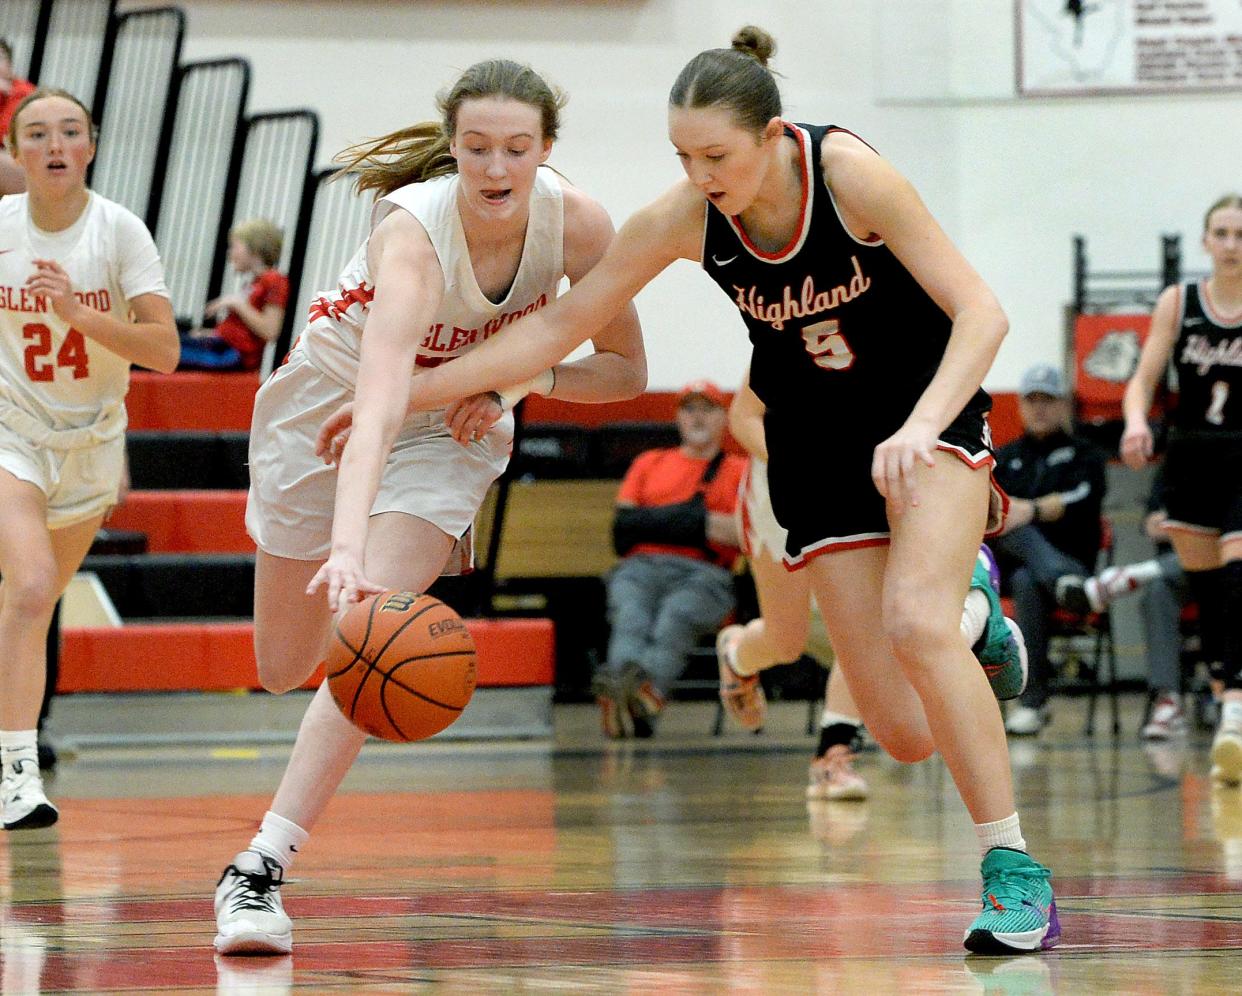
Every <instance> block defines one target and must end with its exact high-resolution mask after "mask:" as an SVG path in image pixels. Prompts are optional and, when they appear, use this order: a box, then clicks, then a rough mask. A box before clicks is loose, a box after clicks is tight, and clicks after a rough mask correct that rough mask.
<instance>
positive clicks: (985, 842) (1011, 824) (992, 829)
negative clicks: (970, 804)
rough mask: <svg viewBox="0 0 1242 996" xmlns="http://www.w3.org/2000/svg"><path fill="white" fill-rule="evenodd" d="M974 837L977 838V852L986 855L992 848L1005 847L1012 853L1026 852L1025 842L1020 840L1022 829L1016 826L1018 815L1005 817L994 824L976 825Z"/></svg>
mask: <svg viewBox="0 0 1242 996" xmlns="http://www.w3.org/2000/svg"><path fill="white" fill-rule="evenodd" d="M975 835H976V836H977V837H978V838H979V851H980V853H981V854H987V853H988V851H990V850H992V848H994V847H1007V848H1009V849H1010V850H1012V851H1022V852H1023V853H1025V852H1026V841H1025V840H1023V839H1022V828H1021V827H1020V826H1019V825H1018V814H1017V813H1014V814H1013V815H1012V816H1006V817H1005V818H1004V819H1003V820H997V821H996V822H995V823H976V824H975Z"/></svg>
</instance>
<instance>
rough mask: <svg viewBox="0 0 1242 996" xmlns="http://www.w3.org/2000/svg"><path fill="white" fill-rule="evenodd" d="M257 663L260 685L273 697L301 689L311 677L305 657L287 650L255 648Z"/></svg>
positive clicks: (257, 646)
mask: <svg viewBox="0 0 1242 996" xmlns="http://www.w3.org/2000/svg"><path fill="white" fill-rule="evenodd" d="M255 663H256V664H257V665H258V672H259V684H261V685H262V686H263V687H264V689H265V690H267V691H269V692H271V693H272V694H273V695H283V694H284V693H285V692H291V691H293V690H294V689H295V688H300V687H301V686H302V684H303V682H305V681H306V679H307V678H308V677H309V676H310V670H313V668H312V669H310V670H308V668H307V665H306V659H305V657H304V656H303V655H297V654H291V653H289V652H288V651H287V650H281V651H273V650H272V649H271V648H264V647H262V646H259V645H256V646H255Z"/></svg>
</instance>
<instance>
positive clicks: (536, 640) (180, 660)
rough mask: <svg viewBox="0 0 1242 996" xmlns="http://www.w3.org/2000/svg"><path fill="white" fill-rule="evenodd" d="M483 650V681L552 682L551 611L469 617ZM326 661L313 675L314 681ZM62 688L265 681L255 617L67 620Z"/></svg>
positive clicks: (185, 687)
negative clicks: (537, 615)
mask: <svg viewBox="0 0 1242 996" xmlns="http://www.w3.org/2000/svg"><path fill="white" fill-rule="evenodd" d="M466 624H467V625H468V626H469V627H470V635H471V636H473V637H474V644H475V647H476V649H477V650H478V684H479V687H480V688H515V687H517V688H522V687H530V686H540V685H551V684H552V683H553V676H554V674H555V670H556V658H555V650H554V640H553V628H552V621H551V620H550V619H467V620H466ZM322 678H323V673H322V669H320V670H318V671H316V673H315V674H314V675H313V676H312V677H311V678H310V680H308V681H307V682H306V684H305V685H304V686H303V687H304V688H314V687H315V686H316V685H318V684H319V682H320V681H321V680H322ZM58 687H59V690H60V691H61V692H62V693H64V692H182V691H203V692H219V691H229V690H231V689H235V688H251V689H257V688H259V687H260V685H259V681H258V677H257V675H256V672H255V663H254V624H253V623H251V622H237V623H152V624H142V625H132V626H119V627H95V626H91V627H81V628H66V629H65V630H64V631H63V634H62V644H61V657H60V683H59V686H58Z"/></svg>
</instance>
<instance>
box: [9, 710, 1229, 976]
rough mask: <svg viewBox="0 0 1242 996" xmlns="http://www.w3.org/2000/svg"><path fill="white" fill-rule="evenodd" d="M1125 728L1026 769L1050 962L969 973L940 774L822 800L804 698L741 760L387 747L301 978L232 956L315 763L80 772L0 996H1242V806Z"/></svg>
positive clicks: (962, 844)
mask: <svg viewBox="0 0 1242 996" xmlns="http://www.w3.org/2000/svg"><path fill="white" fill-rule="evenodd" d="M1127 707H1128V708H1127V710H1126V716H1125V722H1126V731H1125V733H1124V734H1123V736H1122V738H1121V739H1120V740H1119V741H1118V742H1117V743H1116V744H1114V742H1113V741H1112V739H1111V738H1110V737H1107V736H1105V737H1097V739H1096V740H1095V742H1092V741H1090V740H1087V739H1085V738H1083V737H1082V735H1081V719H1082V709H1083V705H1082V703H1080V702H1075V701H1069V702H1065V703H1061V704H1059V708H1058V714H1057V718H1056V721H1055V722H1054V725H1053V727H1052V728H1051V730H1050V731H1048V732H1047V733H1046V734H1045V736H1044V737H1042V738H1040V739H1039V740H1037V741H1027V742H1018V743H1016V744H1015V745H1014V746H1015V750H1014V764H1015V768H1016V773H1017V784H1018V796H1019V806H1020V811H1021V813H1022V816H1023V827H1024V830H1025V833H1026V836H1027V839H1028V840H1029V841H1030V842H1031V844H1032V847H1033V849H1034V851H1035V853H1036V854H1037V855H1038V856H1039V857H1040V858H1042V859H1043V860H1044V861H1046V862H1047V863H1049V864H1051V865H1052V866H1053V868H1054V870H1055V873H1056V874H1055V879H1054V883H1055V886H1056V890H1057V896H1058V904H1059V907H1060V912H1061V921H1062V925H1063V929H1064V941H1063V943H1062V945H1061V946H1060V947H1059V948H1057V949H1056V950H1055V951H1054V952H1051V953H1049V954H1046V955H1042V956H1026V957H1022V958H1012V959H995V958H977V957H969V958H968V957H966V954H965V952H964V951H963V950H962V947H961V938H962V931H963V928H964V927H965V925H966V924H967V923H968V922H969V921H970V919H971V918H972V917H973V916H974V913H975V910H976V909H977V906H978V898H977V897H978V893H977V888H978V879H977V874H978V871H977V867H978V854H977V852H976V848H975V843H974V837H973V833H972V831H971V828H970V824H969V821H968V819H967V817H966V814H965V812H964V811H963V809H962V807H961V804H960V803H959V802H958V800H957V797H956V794H955V793H954V791H953V787H952V784H951V783H950V781H949V779H948V777H947V776H946V773H945V770H944V768H943V766H942V765H941V764H939V763H938V762H935V761H933V762H929V763H925V764H923V765H919V766H916V767H904V766H901V765H898V764H896V763H894V762H892V761H890V760H888V759H887V758H884V757H882V756H881V755H879V754H878V753H874V752H873V753H867V754H864V755H863V758H862V761H861V764H860V768H861V770H862V771H863V772H864V773H865V775H866V777H867V778H868V779H869V781H870V783H871V787H872V797H871V799H870V800H869V801H867V802H864V803H820V804H815V805H808V804H807V802H806V801H805V800H804V798H803V785H804V779H805V775H806V763H807V757H808V753H809V750H810V748H811V746H812V744H813V741H812V739H811V738H809V737H807V736H806V735H805V733H804V732H803V730H802V724H803V722H804V720H805V716H806V710H805V707H804V706H802V705H800V704H788V705H780V706H778V707H777V708H775V709H774V714H773V720H772V722H771V724H770V728H769V731H768V732H767V733H766V734H765V735H763V736H761V737H750V736H746V735H744V734H742V733H740V732H731V733H729V734H727V735H726V736H725V737H724V738H721V739H718V740H713V739H712V738H711V737H709V736H706V735H705V733H706V731H707V730H708V728H709V726H710V707H709V706H708V705H707V704H705V703H681V704H675V705H674V706H673V707H672V710H671V712H670V714H669V716H668V717H667V721H666V723H665V726H664V728H663V729H662V730H661V731H660V735H659V736H658V737H657V738H656V739H654V740H652V741H649V742H641V743H632V744H621V745H608V746H601V744H600V741H599V737H598V733H597V731H596V726H595V717H594V713H593V711H592V710H590V709H588V708H587V707H576V706H574V707H565V706H562V707H558V708H557V711H556V726H557V732H556V737H555V741H554V742H548V741H513V742H445V743H442V744H438V743H434V742H433V743H431V744H427V745H423V746H419V747H413V748H394V747H391V746H388V745H375V746H373V747H368V749H367V750H366V751H365V752H364V755H363V759H362V760H361V762H360V763H359V765H358V766H357V767H356V768H355V770H354V771H353V773H352V774H351V775H350V778H349V780H348V781H347V783H346V786H345V790H344V791H343V792H342V793H341V794H340V795H338V796H337V798H336V799H335V800H334V802H333V803H332V806H331V808H330V809H329V811H328V813H327V814H326V816H325V818H324V820H323V821H322V822H321V824H320V825H319V827H318V828H317V829H316V831H315V833H314V835H313V836H312V838H311V841H310V843H309V844H308V845H307V847H306V849H305V853H304V854H303V855H302V856H301V858H300V860H299V863H298V865H297V866H296V867H295V870H294V878H293V880H292V881H290V883H289V884H288V885H286V887H285V890H284V892H285V897H286V899H285V902H286V906H287V908H288V910H289V911H290V913H291V914H292V915H293V917H294V924H295V926H294V942H295V947H294V954H293V956H292V957H291V958H288V957H287V958H275V959H273V958H250V959H242V958H231V959H219V958H214V957H213V954H212V950H211V940H212V937H213V934H214V922H213V918H212V910H211V896H212V892H213V889H214V886H215V880H216V876H217V875H218V873H219V870H220V868H221V867H222V866H223V865H224V864H225V863H226V862H227V861H228V860H229V859H230V858H231V857H232V855H233V853H234V852H235V851H236V850H238V849H239V848H240V847H242V846H243V845H244V844H245V842H246V841H247V840H248V839H249V836H250V834H251V832H252V830H253V827H254V826H255V824H256V821H257V819H258V818H259V817H260V816H261V814H262V813H263V811H264V809H265V808H266V804H267V801H268V799H269V797H270V793H271V791H272V789H273V788H274V786H275V784H276V781H277V779H278V778H279V775H280V772H281V770H282V768H283V764H284V761H285V758H286V756H287V747H285V746H270V745H267V746H264V745H260V746H256V747H252V748H250V747H244V746H243V747H229V748H223V749H222V748H215V749H212V748H208V747H202V748H195V747H180V748H152V747H144V748H141V749H127V748H94V749H89V750H82V751H80V752H79V753H78V755H77V757H75V758H72V759H67V760H65V761H64V762H63V763H62V765H61V770H60V771H59V772H58V774H57V775H56V776H55V778H54V779H53V780H52V781H51V782H50V784H49V789H50V793H51V794H52V796H53V797H54V798H55V799H56V800H57V801H58V802H59V803H60V805H61V807H62V813H63V816H62V820H61V823H60V824H59V826H57V827H55V828H53V829H51V830H46V831H29V832H25V833H12V834H8V835H5V839H4V841H3V843H2V844H0V890H2V891H0V927H2V937H3V941H2V945H0V960H2V962H3V978H2V989H3V993H5V994H8V993H33V992H66V993H68V992H72V993H113V992H177V993H217V994H222V993H256V992H261V993H272V994H279V993H286V992H306V993H312V992H313V993H318V992H325V993H330V992H345V991H351V992H366V993H410V992H423V991H437V992H440V991H442V992H448V993H532V992H539V993H549V992H551V993H555V992H574V993H579V992H598V993H649V992H660V993H690V994H699V993H701V994H709V993H712V994H714V993H747V994H752V993H757V994H766V993H811V992H822V993H866V994H878V993H997V994H1000V993H1014V994H1017V993H1023V994H1032V993H1093V994H1094V993H1195V994H1199V993H1215V992H1220V993H1225V992H1232V993H1236V992H1238V991H1239V988H1238V987H1239V982H1238V980H1239V978H1242V894H1240V893H1242V791H1239V790H1237V789H1233V790H1222V789H1216V788H1213V786H1212V785H1211V783H1210V782H1209V780H1208V778H1207V762H1206V744H1207V740H1206V737H1205V735H1203V734H1196V735H1194V736H1192V737H1191V739H1190V740H1189V741H1188V742H1187V743H1186V744H1185V745H1183V746H1177V745H1174V746H1164V747H1160V748H1144V747H1143V746H1142V745H1141V744H1140V743H1139V742H1138V740H1137V737H1136V735H1135V732H1134V731H1135V730H1136V729H1137V726H1138V708H1139V706H1138V702H1137V700H1135V701H1132V702H1128V703H1127Z"/></svg>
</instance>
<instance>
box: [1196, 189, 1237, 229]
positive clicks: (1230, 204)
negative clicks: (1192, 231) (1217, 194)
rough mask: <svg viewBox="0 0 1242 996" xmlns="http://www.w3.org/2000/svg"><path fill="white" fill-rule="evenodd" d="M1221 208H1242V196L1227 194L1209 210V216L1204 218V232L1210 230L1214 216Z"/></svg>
mask: <svg viewBox="0 0 1242 996" xmlns="http://www.w3.org/2000/svg"><path fill="white" fill-rule="evenodd" d="M1221 208H1242V194H1225V196H1224V197H1221V198H1219V199H1218V200H1217V201H1216V203H1215V204H1213V205H1212V206H1211V207H1210V208H1208V209H1207V214H1205V215H1204V216H1203V231H1204V232H1206V231H1207V230H1208V224H1209V223H1210V222H1211V220H1212V215H1214V214H1215V213H1216V212H1217V211H1219V210H1220V209H1221Z"/></svg>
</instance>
